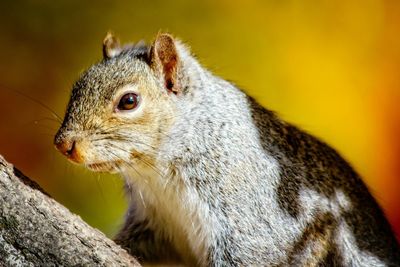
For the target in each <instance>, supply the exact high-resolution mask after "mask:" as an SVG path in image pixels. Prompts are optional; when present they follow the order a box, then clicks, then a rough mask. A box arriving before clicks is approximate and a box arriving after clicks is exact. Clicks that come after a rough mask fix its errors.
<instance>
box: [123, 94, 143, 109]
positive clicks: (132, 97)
mask: <svg viewBox="0 0 400 267" xmlns="http://www.w3.org/2000/svg"><path fill="white" fill-rule="evenodd" d="M139 100H140V97H139V95H137V94H135V93H127V94H125V95H123V96H122V97H121V99H120V100H119V103H118V109H119V110H132V109H134V108H136V107H137V106H138V104H139Z"/></svg>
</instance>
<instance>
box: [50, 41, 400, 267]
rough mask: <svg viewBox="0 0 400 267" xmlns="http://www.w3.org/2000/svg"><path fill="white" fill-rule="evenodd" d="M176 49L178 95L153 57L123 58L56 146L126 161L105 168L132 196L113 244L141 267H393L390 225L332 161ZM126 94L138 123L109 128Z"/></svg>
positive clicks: (82, 86) (85, 93)
mask: <svg viewBox="0 0 400 267" xmlns="http://www.w3.org/2000/svg"><path fill="white" fill-rule="evenodd" d="M174 44H175V46H176V48H177V53H178V55H177V56H178V65H177V67H176V77H175V78H176V80H174V81H175V83H176V84H175V86H179V88H178V89H179V91H178V92H179V93H177V94H173V93H171V92H168V90H167V89H166V88H165V84H164V76H163V75H164V73H163V71H162V69H161V71H160V68H159V66H158V65H157V63H156V62H155V59H154V58H152V57H153V56H154V55H152V53H151V48H146V47H145V46H140V47H135V46H131V47H127V48H124V49H123V50H122V51H121V53H119V54H117V55H115V56H114V57H112V58H105V59H104V60H103V61H102V62H100V63H98V64H96V65H94V66H92V67H91V68H90V69H89V70H88V71H86V72H85V73H84V74H83V75H82V76H81V78H80V79H79V80H78V82H77V83H76V84H75V86H74V88H73V91H72V96H71V100H70V103H69V105H68V109H67V113H66V116H65V120H64V123H63V125H62V127H61V128H60V130H59V132H58V134H57V136H56V138H55V142H56V143H58V142H62V141H63V140H65V139H68V138H69V139H71V138H73V139H74V140H83V141H84V142H86V146H85V147H86V148H87V149H86V150H85V153H86V154H85V155H86V158H90V159H92V161H93V159H96V160H97V161H108V160H111V159H112V160H115V159H118V160H121V161H123V162H124V163H123V164H121V165H118V166H117V167H115V170H114V171H117V172H120V173H121V174H122V175H123V176H124V177H125V179H126V184H127V192H128V197H129V198H130V208H129V210H128V212H127V216H126V221H125V224H124V226H123V228H122V229H121V231H120V233H119V234H118V235H117V237H116V241H117V242H118V243H119V244H121V245H122V246H123V247H125V248H127V249H128V250H129V251H130V252H131V253H132V254H133V255H136V256H137V257H138V258H139V260H141V261H143V262H161V263H162V262H169V263H172V262H180V261H183V262H184V263H186V264H188V265H198V266H241V265H252V266H260V265H265V266H292V265H295V266H365V265H366V264H367V265H370V266H400V253H399V247H398V243H397V241H396V238H395V236H394V234H393V232H392V230H391V229H390V225H389V223H388V222H387V220H386V219H385V217H384V215H383V213H382V211H381V209H380V207H379V206H378V204H377V203H376V202H375V200H374V199H373V197H372V196H371V195H370V193H369V192H368V190H367V188H366V186H365V185H364V183H363V182H362V180H361V179H360V178H359V176H358V175H357V174H356V173H355V171H354V170H353V169H352V168H351V167H350V166H349V165H348V163H346V161H345V160H344V159H342V158H341V157H340V156H339V155H338V153H337V152H335V151H334V150H333V149H332V148H330V147H329V146H327V145H326V144H324V143H323V142H321V141H319V140H318V139H316V138H315V137H312V136H311V135H308V134H306V133H304V132H303V131H301V130H299V129H297V128H296V127H294V126H292V125H290V124H288V123H286V122H284V121H282V120H281V119H279V118H278V117H277V116H276V115H275V114H274V113H272V112H271V111H269V110H267V109H264V108H263V107H261V106H260V105H259V104H257V102H256V101H255V100H254V99H252V98H250V97H249V96H247V95H246V94H245V93H244V92H242V91H241V90H240V89H238V88H237V87H236V86H234V85H233V84H231V83H229V82H227V81H224V80H222V79H220V78H218V77H216V76H214V75H212V74H211V73H210V72H208V71H207V70H205V69H204V68H203V67H201V66H200V64H199V63H198V62H197V60H196V59H195V58H194V57H192V56H191V55H190V52H189V50H188V49H187V48H186V47H185V46H184V45H182V44H181V43H180V42H179V41H177V40H175V41H174ZM127 84H137V88H138V90H139V91H140V92H142V93H143V94H144V96H145V97H144V98H145V101H144V104H143V107H142V111H141V112H143V114H145V115H146V116H147V117H146V118H147V119H146V120H139V119H138V118H136V119H133V118H129V119H127V120H126V121H123V120H121V119H119V120H116V121H112V120H111V119H110V118H109V116H110V115H109V113H111V111H110V109H109V108H108V105H109V103H110V101H112V99H113V96H114V95H115V94H116V92H117V91H118V89H119V88H121V87H123V86H124V85H127ZM135 86H136V85H135ZM135 88H136V87H135ZM174 92H175V91H174ZM145 115H141V116H142V117H143V116H145ZM139 118H141V117H139ZM104 125H107V127H105V126H104ZM110 125H111V126H112V127H111V126H110ZM110 129H112V130H110ZM101 136H103V137H104V138H103V139H102V138H101ZM95 137H96V138H95ZM99 137H100V138H99ZM83 141H82V142H83ZM121 147H123V148H124V149H122V148H121ZM82 153H83V152H82ZM132 155H134V156H132ZM86 163H87V162H85V164H86Z"/></svg>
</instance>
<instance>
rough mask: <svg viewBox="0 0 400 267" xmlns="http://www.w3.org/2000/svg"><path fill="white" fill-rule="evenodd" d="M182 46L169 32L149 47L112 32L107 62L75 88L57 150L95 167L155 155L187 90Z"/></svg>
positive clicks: (105, 46)
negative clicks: (129, 42)
mask: <svg viewBox="0 0 400 267" xmlns="http://www.w3.org/2000/svg"><path fill="white" fill-rule="evenodd" d="M182 49H184V48H183V46H182V45H181V44H180V43H179V42H178V41H177V40H175V39H174V38H173V37H172V36H170V35H169V34H159V35H158V36H157V37H156V39H155V41H154V42H153V44H152V45H151V46H149V47H147V46H146V45H144V44H137V45H126V46H121V45H120V44H119V41H118V40H117V39H116V38H115V37H114V36H112V35H111V34H107V36H106V38H105V39H104V42H103V56H104V58H103V60H102V61H101V62H99V63H98V64H95V65H93V66H92V67H90V68H89V69H88V70H86V71H85V72H84V73H83V74H82V75H81V77H80V79H79V80H78V81H77V82H76V83H75V84H74V86H73V89H72V94H71V98H70V101H69V104H68V107H67V111H66V114H65V118H64V121H63V123H62V125H61V127H60V129H59V130H58V132H57V134H56V136H55V139H54V144H55V146H56V148H57V149H58V150H59V151H60V152H61V153H62V154H64V155H65V156H67V157H68V158H69V159H70V160H71V161H73V162H76V163H80V164H84V165H85V166H87V167H88V168H90V169H92V170H95V171H109V172H116V171H119V170H120V169H121V168H123V167H124V166H126V164H134V162H135V160H139V159H142V160H143V159H144V160H146V159H147V160H149V159H150V160H151V159H154V158H155V157H156V155H157V150H158V148H159V145H160V142H161V141H162V139H163V138H164V137H165V136H166V134H165V133H166V131H167V130H168V128H169V127H170V125H171V124H172V122H173V120H174V116H173V114H174V109H175V103H176V101H178V100H179V96H180V94H181V93H182V84H181V80H182V75H181V69H182V68H183V67H182V65H183V63H182V60H181V55H180V52H179V50H182Z"/></svg>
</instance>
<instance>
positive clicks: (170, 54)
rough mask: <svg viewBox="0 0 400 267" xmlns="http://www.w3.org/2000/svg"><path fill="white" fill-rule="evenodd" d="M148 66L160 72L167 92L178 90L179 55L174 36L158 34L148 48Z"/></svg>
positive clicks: (176, 91) (175, 92) (177, 91)
mask: <svg viewBox="0 0 400 267" xmlns="http://www.w3.org/2000/svg"><path fill="white" fill-rule="evenodd" d="M149 58H150V66H151V67H152V68H153V69H154V70H155V71H156V72H158V73H160V72H161V73H162V75H163V77H164V84H165V87H166V89H167V90H168V91H169V92H172V93H174V94H178V93H179V92H180V89H179V85H178V81H177V77H176V76H177V70H178V67H179V66H178V65H179V56H178V52H177V49H176V46H175V40H174V38H173V37H172V36H171V35H169V34H166V33H161V34H158V35H157V37H156V40H155V41H154V43H153V45H152V46H151V48H150V55H149Z"/></svg>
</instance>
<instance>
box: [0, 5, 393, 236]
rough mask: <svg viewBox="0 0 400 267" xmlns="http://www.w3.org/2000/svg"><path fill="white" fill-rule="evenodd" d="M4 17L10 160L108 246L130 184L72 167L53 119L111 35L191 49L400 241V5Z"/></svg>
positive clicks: (39, 12)
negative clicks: (318, 149)
mask: <svg viewBox="0 0 400 267" xmlns="http://www.w3.org/2000/svg"><path fill="white" fill-rule="evenodd" d="M0 10H1V16H0V32H1V37H0V38H1V39H0V40H1V42H0V54H1V56H0V58H1V62H0V99H1V105H0V154H2V155H4V156H5V158H6V159H7V160H8V161H10V162H12V163H13V164H14V165H15V166H17V167H18V168H19V169H20V170H22V171H23V172H24V173H25V174H26V175H28V176H29V177H31V178H32V179H34V180H36V181H37V182H38V183H39V184H40V185H41V186H42V187H43V188H44V189H45V190H46V191H47V192H49V193H50V194H51V195H52V196H53V197H54V198H55V199H56V200H57V201H59V202H61V203H62V204H64V205H65V206H67V207H68V208H69V209H70V210H72V211H73V212H75V213H77V214H79V215H80V216H81V217H82V218H83V219H84V220H86V221H87V222H88V223H89V224H91V225H92V226H94V227H97V228H99V229H100V230H102V231H103V232H105V233H106V234H107V235H108V236H112V235H113V234H114V233H115V231H116V229H117V228H118V226H119V225H120V224H121V221H122V215H123V213H124V210H125V208H126V203H125V200H124V192H123V190H122V181H121V179H120V178H119V177H118V176H112V175H104V174H94V173H91V172H89V171H87V170H85V169H83V168H81V167H78V166H75V165H72V164H71V163H69V162H67V160H66V159H65V158H64V157H63V156H62V155H61V154H60V153H58V152H57V151H56V150H55V149H54V148H53V144H52V142H53V136H54V134H55V132H56V130H57V128H58V126H59V123H58V122H57V121H56V120H55V118H54V116H53V114H52V113H51V111H49V110H48V108H50V109H52V110H54V112H56V113H57V114H58V115H59V116H61V117H62V116H63V114H64V110H65V106H66V104H67V101H68V98H69V92H70V88H71V85H72V83H73V82H74V80H75V79H76V78H77V77H78V75H79V74H80V72H81V71H82V70H84V68H86V67H88V66H90V65H91V64H92V63H95V62H96V61H98V60H100V59H101V42H102V40H103V38H104V36H105V34H106V32H107V31H108V30H112V31H113V32H114V33H116V34H117V35H118V36H119V37H120V39H121V40H122V41H123V42H137V41H139V40H141V39H144V40H146V41H147V42H150V41H151V40H152V38H153V37H154V36H155V34H156V33H157V32H159V31H160V30H162V31H168V32H170V33H173V34H174V35H176V36H178V37H180V38H181V39H182V40H184V41H185V42H187V43H188V44H189V45H190V46H191V47H192V51H193V52H194V53H195V54H196V55H197V56H198V58H199V59H200V61H201V62H202V63H203V64H204V65H205V66H206V67H208V68H209V69H211V70H212V71H213V72H214V73H216V74H217V75H220V76H222V77H224V78H226V79H228V80H231V81H234V82H235V83H236V84H238V85H239V86H241V87H242V88H243V89H244V90H245V91H246V92H247V93H248V94H250V95H252V96H254V97H255V98H257V99H258V100H259V101H260V102H261V103H262V104H263V105H264V106H266V107H269V108H270V109H272V110H275V111H277V112H278V113H279V114H280V115H281V116H282V117H283V118H285V119H286V120H288V121H290V122H292V123H294V124H296V125H298V126H300V127H301V128H303V129H306V130H307V131H309V132H311V133H313V134H314V135H316V136H319V137H321V138H322V139H323V140H325V141H327V142H328V143H329V144H331V145H332V146H333V147H335V148H336V149H337V150H338V151H339V152H340V153H341V154H342V155H343V156H344V157H345V158H346V159H347V160H348V161H350V162H351V164H353V165H354V166H355V168H356V169H357V171H358V172H359V173H360V174H361V175H362V177H363V178H364V180H365V181H366V182H367V184H368V185H369V188H370V189H371V191H372V193H373V194H374V195H375V197H376V198H377V199H378V201H379V202H380V204H381V205H382V206H383V208H384V209H385V212H386V214H387V215H388V217H389V219H390V221H391V223H392V225H393V227H394V228H395V230H396V231H397V233H400V194H399V193H398V191H399V187H400V179H399V178H400V177H399V176H400V107H399V105H400V73H399V72H400V35H399V29H400V1H396V0H393V1H389V0H386V1H384V0H363V1H349V0H342V1H328V0H323V1H295V0H285V1H276V0H269V1H261V0H260V1H256V0H250V1H249V0H247V1H244V0H243V1H230V0H222V1H215V0H207V1H196V2H194V1H193V2H191V1H184V0H181V1H161V0H159V1H145V0H141V1H140V0H138V1H95V2H94V1H71V0H59V1H45V0H39V1H38V0H35V1H34V0H31V1H11V0H2V1H1V2H0ZM22 94H23V95H25V96H23V95H22ZM27 96H28V97H27ZM29 98H32V99H29ZM33 99H34V100H33ZM40 103H43V104H44V105H46V106H48V108H45V107H44V106H43V105H42V104H40Z"/></svg>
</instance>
